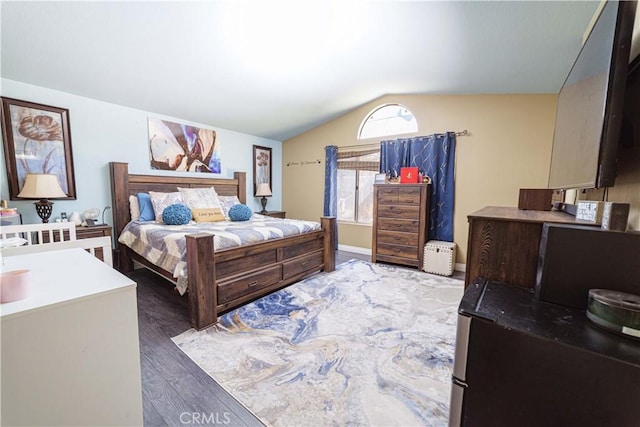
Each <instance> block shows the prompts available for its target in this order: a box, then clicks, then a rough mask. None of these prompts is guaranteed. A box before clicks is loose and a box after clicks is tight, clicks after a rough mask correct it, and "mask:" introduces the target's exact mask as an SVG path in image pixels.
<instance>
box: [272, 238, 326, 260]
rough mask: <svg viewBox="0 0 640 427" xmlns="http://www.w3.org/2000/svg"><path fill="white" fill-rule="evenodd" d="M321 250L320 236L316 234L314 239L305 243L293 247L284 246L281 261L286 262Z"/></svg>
mask: <svg viewBox="0 0 640 427" xmlns="http://www.w3.org/2000/svg"><path fill="white" fill-rule="evenodd" d="M322 248H323V246H322V236H321V235H320V234H317V233H316V235H315V237H313V238H312V239H308V241H306V242H301V243H300V244H298V245H295V246H284V247H283V248H282V258H281V260H282V261H286V260H288V259H293V258H297V257H299V256H300V255H305V254H308V253H311V252H314V251H319V250H322Z"/></svg>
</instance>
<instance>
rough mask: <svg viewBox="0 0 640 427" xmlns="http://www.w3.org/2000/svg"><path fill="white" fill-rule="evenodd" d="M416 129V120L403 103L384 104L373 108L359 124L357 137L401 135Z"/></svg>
mask: <svg viewBox="0 0 640 427" xmlns="http://www.w3.org/2000/svg"><path fill="white" fill-rule="evenodd" d="M417 131H418V122H417V121H416V118H415V117H414V116H413V113H412V112H411V111H409V110H408V109H407V107H405V106H404V105H400V104H386V105H382V106H380V107H377V108H376V109H375V110H373V111H372V112H371V113H369V115H368V116H367V117H365V119H364V120H363V121H362V124H361V125H360V131H359V132H358V139H367V138H375V137H379V136H389V135H401V134H403V133H412V132H417Z"/></svg>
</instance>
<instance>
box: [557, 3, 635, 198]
mask: <svg viewBox="0 0 640 427" xmlns="http://www.w3.org/2000/svg"><path fill="white" fill-rule="evenodd" d="M635 12H636V1H620V2H618V1H608V2H607V3H606V4H605V6H604V8H603V9H602V12H601V13H600V16H599V17H598V19H597V21H596V22H595V24H594V26H593V28H592V30H591V32H590V34H589V37H588V38H587V40H586V41H585V43H584V45H583V46H582V49H581V51H580V53H579V55H578V57H577V59H576V61H575V63H574V64H573V67H572V68H571V71H570V72H569V75H568V76H567V79H566V80H565V82H564V84H563V86H562V89H561V90H560V94H559V96H558V108H557V113H556V124H555V131H554V135H553V148H552V153H551V167H550V172H549V188H553V189H570V188H603V187H612V186H613V185H614V182H615V177H616V160H617V152H618V143H619V141H620V128H621V125H622V112H623V108H624V95H625V89H626V81H627V72H628V69H629V54H630V50H631V38H632V34H633V24H634V19H635Z"/></svg>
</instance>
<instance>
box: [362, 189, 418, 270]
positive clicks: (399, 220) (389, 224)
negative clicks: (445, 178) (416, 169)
mask: <svg viewBox="0 0 640 427" xmlns="http://www.w3.org/2000/svg"><path fill="white" fill-rule="evenodd" d="M373 194H374V195H373V242H372V246H371V252H372V255H371V259H372V260H373V262H389V263H394V264H403V265H408V266H412V267H417V268H419V267H420V266H422V259H423V256H424V245H425V243H426V242H427V232H428V222H429V221H428V220H429V185H428V184H376V185H374V193H373Z"/></svg>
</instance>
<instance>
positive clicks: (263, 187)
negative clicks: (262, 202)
mask: <svg viewBox="0 0 640 427" xmlns="http://www.w3.org/2000/svg"><path fill="white" fill-rule="evenodd" d="M256 196H257V197H260V196H263V197H264V196H271V188H269V184H268V183H266V182H263V183H260V184H258V188H257V189H256Z"/></svg>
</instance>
